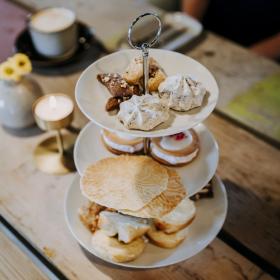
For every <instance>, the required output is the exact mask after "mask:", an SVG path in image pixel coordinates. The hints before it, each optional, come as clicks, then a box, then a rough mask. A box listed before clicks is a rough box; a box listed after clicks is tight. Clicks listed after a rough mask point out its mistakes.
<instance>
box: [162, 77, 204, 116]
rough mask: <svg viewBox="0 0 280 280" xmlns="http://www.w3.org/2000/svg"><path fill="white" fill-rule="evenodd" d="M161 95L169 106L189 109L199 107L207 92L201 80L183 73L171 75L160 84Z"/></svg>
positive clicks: (179, 109)
mask: <svg viewBox="0 0 280 280" xmlns="http://www.w3.org/2000/svg"><path fill="white" fill-rule="evenodd" d="M158 89H159V95H160V97H161V98H162V99H163V100H164V102H166V103H167V104H168V106H169V108H172V109H174V110H177V111H188V110H190V109H192V108H195V107H199V106H201V104H202V101H203V98H204V96H205V94H206V89H205V88H204V87H203V86H202V84H201V83H200V82H196V81H194V80H192V79H191V78H190V77H184V76H183V75H180V74H178V75H174V76H169V77H167V78H166V79H165V81H163V82H162V83H161V84H160V85H159V88H158Z"/></svg>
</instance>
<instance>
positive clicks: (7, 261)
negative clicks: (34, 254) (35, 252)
mask: <svg viewBox="0 0 280 280" xmlns="http://www.w3.org/2000/svg"><path fill="white" fill-rule="evenodd" d="M0 248H1V250H0V279H13V280H24V279H26V280H33V279H34V280H38V279H48V278H47V277H46V276H45V275H44V274H43V273H42V272H41V271H40V270H39V269H38V268H37V267H36V266H35V265H34V264H33V262H32V261H31V260H30V259H29V258H28V257H27V256H26V255H25V254H23V252H22V251H21V250H20V249H19V248H18V247H17V246H15V245H14V244H13V243H12V242H11V241H10V240H9V239H8V238H7V237H6V236H5V235H4V234H3V233H2V232H1V231H0Z"/></svg>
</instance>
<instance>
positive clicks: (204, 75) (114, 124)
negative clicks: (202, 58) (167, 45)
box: [75, 49, 219, 137]
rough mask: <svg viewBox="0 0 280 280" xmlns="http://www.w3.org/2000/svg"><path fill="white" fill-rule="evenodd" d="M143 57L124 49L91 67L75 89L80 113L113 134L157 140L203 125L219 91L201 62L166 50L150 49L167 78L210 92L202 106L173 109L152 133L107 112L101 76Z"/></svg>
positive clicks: (122, 70)
mask: <svg viewBox="0 0 280 280" xmlns="http://www.w3.org/2000/svg"><path fill="white" fill-rule="evenodd" d="M139 55H141V52H140V51H138V50H122V51H118V52H115V53H113V54H110V55H107V56H105V57H103V58H101V59H99V60H97V61H96V62H94V63H93V64H92V65H90V66H89V67H88V68H87V69H86V70H85V71H84V72H83V73H82V75H81V76H80V78H79V80H78V82H77V84H76V89H75V96H76V100H77V103H78V106H79V107H80V109H81V111H82V112H83V113H84V114H85V115H86V116H87V117H88V119H90V120H91V121H93V122H95V123H96V124H98V125H99V126H101V127H104V128H106V129H108V130H111V131H119V132H123V133H128V134H131V135H135V136H143V137H155V136H164V135H171V134H175V133H178V132H181V131H183V130H186V129H188V128H192V127H194V126H195V125H197V124H199V123H201V122H202V121H203V120H204V119H206V118H207V117H208V116H209V114H210V113H211V112H212V111H213V110H214V108H215V106H216V103H217V100H218V95H219V89H218V86H217V83H216V81H215V79H214V77H213V76H212V74H211V73H210V72H209V71H208V70H207V69H206V68H205V67H204V66H202V65H201V64H200V63H198V62H197V61H195V60H193V59H191V58H190V57H188V56H186V55H183V54H180V53H177V52H172V51H167V50H161V49H151V50H150V56H151V57H154V58H155V59H156V60H157V61H158V62H159V63H160V65H161V66H162V67H163V69H164V70H165V71H166V73H167V74H168V75H175V74H183V75H190V76H191V77H192V78H194V79H196V80H198V81H200V82H202V84H203V85H204V86H205V88H206V89H207V91H208V93H207V96H206V97H205V98H204V102H203V104H202V106H201V107H199V108H195V109H193V110H190V111H189V112H185V113H184V112H176V111H173V110H170V112H171V116H170V118H169V120H168V121H166V122H165V123H163V124H161V125H159V126H157V127H156V128H154V130H151V131H140V130H128V129H126V128H125V127H124V126H123V125H122V124H121V123H120V122H119V121H118V120H117V117H116V115H110V114H109V113H108V112H106V111H105V104H106V101H107V99H108V98H109V97H110V93H109V92H108V90H107V89H106V88H105V87H104V86H103V85H102V84H101V83H100V82H98V81H97V79H96V76H97V74H99V73H120V74H121V73H123V72H124V71H125V69H126V67H127V65H128V64H129V62H130V61H131V59H132V58H134V57H136V56H139Z"/></svg>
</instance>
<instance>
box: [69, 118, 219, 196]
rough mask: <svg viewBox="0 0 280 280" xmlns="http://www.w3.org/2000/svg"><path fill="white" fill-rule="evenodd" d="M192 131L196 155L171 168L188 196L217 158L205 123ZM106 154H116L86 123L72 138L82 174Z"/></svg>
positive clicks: (204, 180) (202, 183) (207, 177)
mask: <svg viewBox="0 0 280 280" xmlns="http://www.w3.org/2000/svg"><path fill="white" fill-rule="evenodd" d="M194 130H195V131H196V132H197V134H198V137H199V140H200V152H199V155H198V157H197V158H196V159H195V160H194V161H192V162H191V163H190V164H188V165H185V166H183V167H175V169H176V170H177V172H178V173H179V174H180V176H181V178H182V180H183V183H184V186H185V187H186V188H187V191H188V194H189V195H190V196H191V195H193V194H195V193H196V192H198V191H199V190H200V189H201V188H203V187H204V186H205V185H206V184H207V183H208V182H209V181H210V179H211V178H212V177H213V176H214V174H215V172H216V169H217V166H218V161H219V149H218V144H217V142H216V140H215V139H214V137H213V136H212V134H211V133H210V132H209V130H208V129H207V128H206V126H205V125H203V124H199V125H197V126H196V127H194ZM106 157H116V155H114V154H112V153H111V152H109V151H108V150H107V149H106V148H105V147H104V145H103V143H102V140H101V136H100V128H99V127H98V126H97V125H95V124H94V123H91V122H89V123H88V124H87V125H86V126H85V127H84V128H83V130H82V131H81V132H80V134H79V136H78V138H77V140H76V144H75V149H74V161H75V164H76V167H77V170H78V172H79V173H80V175H82V174H83V173H84V171H85V169H86V168H87V167H88V166H89V165H90V164H92V163H95V162H96V161H98V160H100V159H103V158H106Z"/></svg>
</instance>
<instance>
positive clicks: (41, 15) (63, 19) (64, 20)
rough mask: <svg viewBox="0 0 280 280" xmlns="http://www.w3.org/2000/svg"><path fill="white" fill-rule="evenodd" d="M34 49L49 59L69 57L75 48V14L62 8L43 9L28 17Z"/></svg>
mask: <svg viewBox="0 0 280 280" xmlns="http://www.w3.org/2000/svg"><path fill="white" fill-rule="evenodd" d="M28 28H29V32H30V35H31V39H32V42H33V45H34V47H35V49H36V50H37V51H38V53H40V54H41V55H43V56H46V57H50V58H57V57H68V56H71V55H72V54H73V53H74V52H75V50H76V48H77V36H78V34H77V24H76V16H75V13H74V12H73V11H71V10H68V9H66V8H62V7H53V8H45V9H42V10H39V11H38V12H36V13H34V14H32V15H31V16H30V17H29V22H28Z"/></svg>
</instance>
